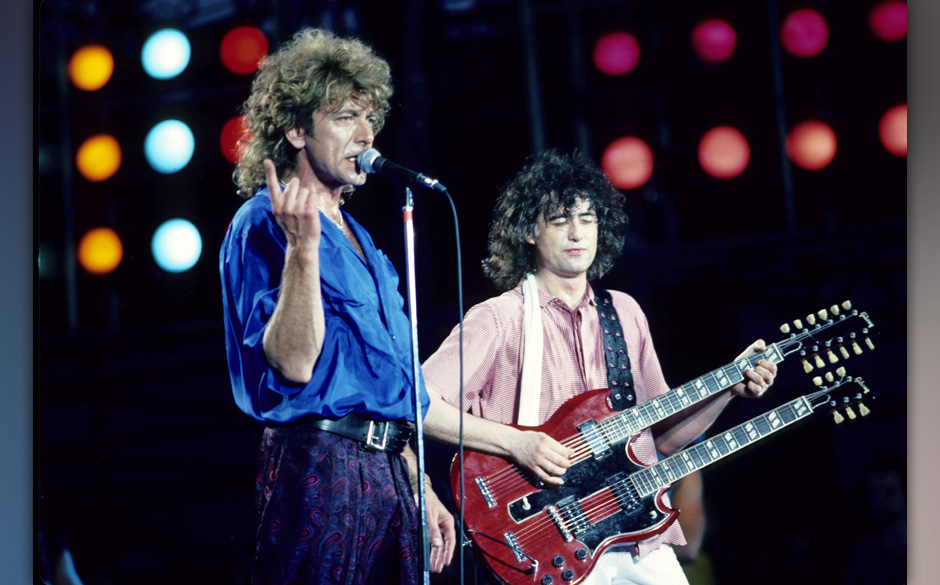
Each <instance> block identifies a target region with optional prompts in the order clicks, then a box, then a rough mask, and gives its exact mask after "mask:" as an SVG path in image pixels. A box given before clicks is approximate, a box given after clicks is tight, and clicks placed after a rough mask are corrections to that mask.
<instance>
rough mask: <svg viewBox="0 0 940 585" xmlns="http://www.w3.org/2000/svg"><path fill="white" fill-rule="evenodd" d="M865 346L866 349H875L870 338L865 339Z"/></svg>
mask: <svg viewBox="0 0 940 585" xmlns="http://www.w3.org/2000/svg"><path fill="white" fill-rule="evenodd" d="M865 345H867V346H868V349H875V344H874V343H872V340H871V337H866V338H865Z"/></svg>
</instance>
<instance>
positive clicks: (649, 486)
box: [628, 397, 813, 497]
mask: <svg viewBox="0 0 940 585" xmlns="http://www.w3.org/2000/svg"><path fill="white" fill-rule="evenodd" d="M812 412H813V408H812V407H811V405H810V403H809V402H808V401H807V399H806V397H800V398H797V399H795V400H792V401H790V402H788V403H786V404H784V405H783V406H780V407H777V408H775V409H773V410H771V411H770V412H766V413H764V414H762V415H760V416H758V417H755V418H752V419H751V420H749V421H747V422H744V423H741V424H739V425H738V426H736V427H734V428H732V429H730V430H728V431H725V432H724V433H722V434H721V435H719V436H716V437H713V438H711V439H708V440H707V441H703V442H702V443H699V444H698V445H694V446H692V447H688V448H687V449H685V450H683V451H680V452H679V453H676V454H675V455H673V456H672V457H669V458H666V459H663V460H662V461H660V462H659V463H656V464H655V465H652V466H650V467H646V468H644V469H641V470H640V471H637V472H635V473H632V474H630V476H629V478H628V479H629V480H630V481H632V482H633V485H634V486H635V487H636V491H637V493H638V494H639V495H640V496H641V497H644V496H648V495H650V494H652V493H655V492H656V491H657V490H660V489H662V488H663V487H665V486H667V485H669V484H671V483H675V482H676V481H678V480H679V479H681V478H683V477H685V476H686V475H688V474H690V473H692V472H694V471H697V470H699V469H701V468H703V467H705V466H706V465H710V464H712V463H714V462H715V461H718V460H719V459H721V458H723V457H726V456H728V455H730V454H732V453H734V452H735V451H738V450H739V449H743V448H744V447H747V446H748V445H750V444H752V443H755V442H757V441H759V440H761V439H763V438H764V437H766V436H767V435H770V434H772V433H775V432H776V431H778V430H780V429H782V428H784V427H786V426H787V425H790V424H792V423H794V422H796V421H798V420H800V419H802V418H804V417H807V416H809V415H810V414H812Z"/></svg>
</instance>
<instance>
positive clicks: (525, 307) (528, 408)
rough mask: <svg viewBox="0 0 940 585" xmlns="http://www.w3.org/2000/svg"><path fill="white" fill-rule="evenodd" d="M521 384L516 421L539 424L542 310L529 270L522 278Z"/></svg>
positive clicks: (524, 424) (529, 425) (537, 291)
mask: <svg viewBox="0 0 940 585" xmlns="http://www.w3.org/2000/svg"><path fill="white" fill-rule="evenodd" d="M522 314H523V317H522V332H523V336H524V337H523V340H524V341H523V343H524V349H523V353H522V384H521V388H520V391H519V417H518V423H519V424H520V425H522V426H526V427H535V426H538V425H539V422H540V421H539V400H540V398H541V394H542V343H543V341H544V340H543V337H542V310H541V308H540V307H539V289H538V285H537V284H536V283H535V275H534V274H532V273H529V274H527V275H526V277H525V279H523V281H522Z"/></svg>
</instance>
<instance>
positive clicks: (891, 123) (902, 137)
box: [878, 104, 907, 156]
mask: <svg viewBox="0 0 940 585" xmlns="http://www.w3.org/2000/svg"><path fill="white" fill-rule="evenodd" d="M878 137H879V138H880V139H881V144H882V145H883V146H884V147H885V149H886V150H887V151H888V152H890V153H891V154H893V155H895V156H907V104H901V105H899V106H894V107H893V108H891V109H889V110H888V111H887V112H885V113H884V115H883V116H881V120H880V121H879V122H878Z"/></svg>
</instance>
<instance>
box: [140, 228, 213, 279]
mask: <svg viewBox="0 0 940 585" xmlns="http://www.w3.org/2000/svg"><path fill="white" fill-rule="evenodd" d="M150 249H151V251H152V252H153V259H154V260H156V262H157V265H158V266H159V267H160V268H162V269H164V270H166V271H167V272H185V271H187V270H189V269H190V268H192V267H193V266H194V265H195V264H196V262H197V261H198V260H199V256H200V255H201V254H202V238H201V237H200V236H199V230H198V229H196V226H194V225H193V224H192V223H190V222H189V221H187V220H185V219H178V218H177V219H170V220H167V221H165V222H163V224H161V225H160V227H158V228H157V231H155V232H154V233H153V240H152V241H151V243H150Z"/></svg>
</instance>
